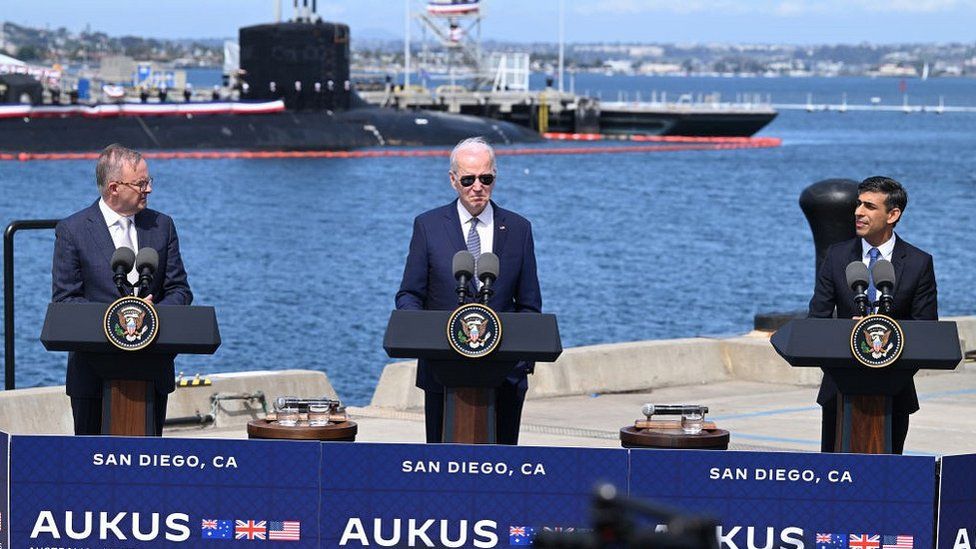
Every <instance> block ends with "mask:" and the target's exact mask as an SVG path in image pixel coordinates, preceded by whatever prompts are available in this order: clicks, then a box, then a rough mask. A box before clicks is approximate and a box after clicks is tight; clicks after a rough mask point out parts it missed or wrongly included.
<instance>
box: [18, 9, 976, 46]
mask: <svg viewBox="0 0 976 549" xmlns="http://www.w3.org/2000/svg"><path fill="white" fill-rule="evenodd" d="M409 1H410V4H411V5H412V6H413V7H414V9H420V8H421V7H422V6H423V5H424V2H423V1H420V0H409ZM564 2H565V10H566V37H567V41H576V42H596V41H627V42H632V41H641V42H739V43H742V42H749V43H768V42H772V43H800V44H810V43H837V42H842V43H860V42H874V43H891V42H950V41H956V42H974V41H976V0H818V1H814V0H564ZM405 3H406V2H405V0H342V1H332V2H329V1H324V0H320V1H319V2H318V4H319V13H320V14H321V15H322V16H323V17H324V18H325V19H327V20H331V21H341V22H344V23H347V24H349V25H350V27H351V32H352V38H353V40H354V41H355V39H356V36H357V34H358V35H359V36H371V37H379V36H385V37H389V38H395V37H402V36H403V26H404V23H403V21H404V11H405ZM283 4H284V8H283V12H284V13H285V15H286V16H288V15H289V14H290V13H291V11H292V8H291V4H292V2H291V0H283ZM483 4H485V10H486V16H487V17H486V19H485V21H484V23H483V26H482V35H483V36H484V37H486V38H495V39H500V40H512V41H540V42H555V41H556V39H557V36H558V12H559V0H483ZM0 6H2V10H0V20H7V21H12V22H15V23H20V24H27V25H32V26H50V27H52V28H55V27H60V26H64V27H67V28H69V29H72V30H80V29H82V28H84V26H85V25H86V24H90V25H91V28H92V29H93V30H100V31H104V32H107V33H109V34H110V35H123V34H134V35H139V36H146V37H158V38H222V37H236V36H237V28H238V27H241V26H245V25H252V24H258V23H267V22H270V21H271V20H272V19H273V17H274V6H275V1H274V0H83V1H79V0H44V1H32V2H31V1H21V0H0ZM417 28H418V27H416V26H414V30H413V31H411V32H413V33H414V34H415V35H416V34H419V33H418V31H417Z"/></svg>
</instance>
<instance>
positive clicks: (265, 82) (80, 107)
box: [0, 0, 542, 153]
mask: <svg viewBox="0 0 976 549" xmlns="http://www.w3.org/2000/svg"><path fill="white" fill-rule="evenodd" d="M296 4H297V2H296ZM239 38H240V68H239V71H238V72H239V76H240V78H239V79H238V80H237V90H235V91H234V92H233V97H234V98H235V99H234V100H232V101H200V102H197V101H190V94H187V95H186V98H185V100H184V101H183V102H172V101H169V100H167V99H169V98H171V97H172V96H174V95H176V94H172V95H169V96H168V95H167V94H166V93H165V92H163V93H160V94H159V99H160V100H159V101H158V102H156V101H152V102H150V101H149V98H148V97H146V95H147V94H143V97H141V98H139V97H132V98H129V97H128V94H126V93H125V90H124V89H122V88H121V87H119V86H108V85H106V86H103V90H102V91H103V92H104V93H103V94H102V95H103V97H105V98H106V99H108V100H107V101H101V102H99V103H95V104H80V103H78V102H77V96H76V95H72V96H70V98H67V97H65V95H66V94H61V93H57V94H55V93H52V92H51V90H45V89H44V85H43V84H42V82H41V81H40V80H38V79H36V78H32V77H30V76H29V75H27V74H6V75H0V152H6V153H57V152H91V151H97V150H100V149H101V148H103V147H104V146H105V145H107V144H109V143H115V142H118V143H125V144H126V145H127V146H130V147H133V148H136V149H140V150H147V151H151V150H187V149H189V150H256V151H262V150H290V151H308V150H311V151H329V150H348V149H355V148H363V147H376V146H388V145H410V146H425V145H438V146H443V145H453V144H454V143H457V142H458V141H459V140H461V139H463V138H465V137H470V136H472V135H482V136H484V137H485V138H486V139H488V140H490V141H493V142H496V143H503V144H510V143H526V142H536V141H540V140H541V139H542V138H541V136H540V135H539V134H538V133H537V132H535V131H533V130H532V129H530V128H527V127H524V126H520V125H518V124H515V123H511V122H506V121H502V120H495V119H491V118H485V117H479V116H472V115H467V114H457V113H447V112H439V111H427V110H422V109H421V110H411V111H405V110H398V109H390V108H381V107H377V106H374V105H370V104H368V103H366V102H364V101H363V100H362V99H360V98H359V96H358V94H357V93H356V90H355V89H354V87H353V86H352V84H351V82H350V79H349V58H350V54H349V48H350V32H349V27H348V26H347V25H344V24H342V23H331V22H325V21H322V19H321V18H320V17H319V16H318V15H317V14H316V13H315V6H314V5H313V6H311V7H310V6H309V5H308V2H307V0H306V1H305V2H304V5H303V6H300V7H299V6H296V16H295V17H294V19H292V20H290V21H284V22H281V21H279V22H275V23H271V24H264V25H255V26H250V27H244V28H242V29H240V33H239ZM24 72H25V73H26V72H28V71H26V70H25V71H24ZM45 83H47V82H45ZM131 91H132V92H134V91H135V90H131ZM160 91H162V90H160ZM157 93H158V92H157ZM46 95H47V96H50V97H51V98H52V99H54V101H52V102H45V101H44V97H45V96H46Z"/></svg>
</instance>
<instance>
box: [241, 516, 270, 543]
mask: <svg viewBox="0 0 976 549" xmlns="http://www.w3.org/2000/svg"><path fill="white" fill-rule="evenodd" d="M267 524H268V521H266V520H258V521H254V520H235V521H234V539H250V540H255V539H268V534H267V532H268V528H267Z"/></svg>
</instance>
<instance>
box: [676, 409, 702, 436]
mask: <svg viewBox="0 0 976 549" xmlns="http://www.w3.org/2000/svg"><path fill="white" fill-rule="evenodd" d="M704 423H705V413H704V411H703V410H702V408H701V406H686V407H684V408H682V409H681V430H682V431H684V433H685V434H686V435H697V434H698V433H701V432H702V424H704Z"/></svg>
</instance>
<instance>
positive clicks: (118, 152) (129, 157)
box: [95, 143, 142, 191]
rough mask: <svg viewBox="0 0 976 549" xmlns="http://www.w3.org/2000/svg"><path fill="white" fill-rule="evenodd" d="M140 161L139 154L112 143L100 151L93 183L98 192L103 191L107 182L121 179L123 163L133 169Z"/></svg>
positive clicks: (140, 156)
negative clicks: (96, 186) (96, 185)
mask: <svg viewBox="0 0 976 549" xmlns="http://www.w3.org/2000/svg"><path fill="white" fill-rule="evenodd" d="M140 161H142V155H141V154H139V153H138V152H136V151H134V150H132V149H129V148H127V147H123V146H122V145H119V144H118V143H112V144H111V145H109V146H108V147H105V148H104V149H102V154H100V155H98V163H97V164H95V183H97V184H98V190H99V191H103V190H105V186H106V185H108V183H109V181H116V180H117V179H118V178H120V177H122V166H123V163H125V164H126V165H128V166H130V167H133V166H135V165H136V164H138V163H139V162H140Z"/></svg>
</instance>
